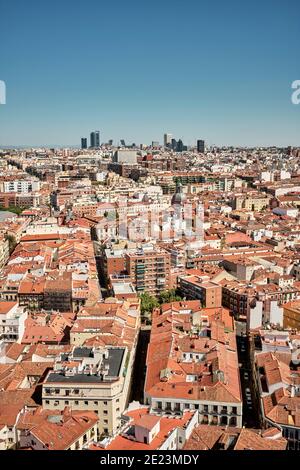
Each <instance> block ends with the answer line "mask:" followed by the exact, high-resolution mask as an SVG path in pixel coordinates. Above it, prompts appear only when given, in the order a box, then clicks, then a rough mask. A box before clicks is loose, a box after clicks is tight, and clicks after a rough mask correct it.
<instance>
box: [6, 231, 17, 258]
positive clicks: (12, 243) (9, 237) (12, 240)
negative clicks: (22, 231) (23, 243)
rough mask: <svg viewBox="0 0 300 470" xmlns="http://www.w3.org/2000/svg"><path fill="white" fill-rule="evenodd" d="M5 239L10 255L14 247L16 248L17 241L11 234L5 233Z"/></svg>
mask: <svg viewBox="0 0 300 470" xmlns="http://www.w3.org/2000/svg"><path fill="white" fill-rule="evenodd" d="M5 240H8V244H9V254H10V255H11V254H12V252H13V251H14V249H15V248H16V245H17V242H16V239H15V237H14V236H13V235H8V234H6V235H5Z"/></svg>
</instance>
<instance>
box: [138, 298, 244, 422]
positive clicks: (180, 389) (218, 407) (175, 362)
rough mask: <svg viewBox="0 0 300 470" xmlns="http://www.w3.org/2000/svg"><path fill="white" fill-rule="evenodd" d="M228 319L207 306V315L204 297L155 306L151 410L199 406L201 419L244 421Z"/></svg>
mask: <svg viewBox="0 0 300 470" xmlns="http://www.w3.org/2000/svg"><path fill="white" fill-rule="evenodd" d="M196 304H198V305H196ZM199 310H200V311H199ZM212 310H215V309H212ZM215 314H217V312H216V311H215ZM225 325H226V323H225V321H223V319H222V317H219V318H218V317H216V315H214V314H213V315H210V316H208V315H207V311H206V309H205V310H204V314H203V316H202V315H201V308H200V309H199V302H198V301H190V302H189V301H186V302H177V303H176V302H174V303H171V304H166V307H164V306H162V308H160V309H155V310H154V312H153V315H152V329H151V336H150V343H149V347H148V352H147V360H146V365H147V371H146V381H145V389H144V400H145V403H146V404H148V405H149V406H150V409H151V412H154V413H158V414H161V413H162V414H169V415H176V414H179V415H180V414H182V413H183V412H184V410H198V412H199V421H200V423H201V424H212V425H213V424H216V425H229V426H232V427H236V426H238V427H241V425H242V395H241V386H240V378H239V367H238V358H237V347H236V338H235V333H234V331H232V330H231V329H229V328H228V326H225Z"/></svg>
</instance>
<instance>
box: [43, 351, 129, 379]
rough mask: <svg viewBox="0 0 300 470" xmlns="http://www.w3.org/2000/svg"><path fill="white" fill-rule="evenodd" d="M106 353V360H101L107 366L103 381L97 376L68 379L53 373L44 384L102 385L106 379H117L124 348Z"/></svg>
mask: <svg viewBox="0 0 300 470" xmlns="http://www.w3.org/2000/svg"><path fill="white" fill-rule="evenodd" d="M87 349H88V348H87ZM108 351H109V354H108V358H107V359H104V360H103V365H104V366H105V365H108V373H107V375H106V376H105V377H104V380H102V379H101V376H98V375H88V374H75V375H72V376H71V377H68V376H65V375H64V374H63V373H62V372H55V371H54V372H50V373H49V375H48V377H47V379H46V381H45V383H66V384H67V383H102V382H105V381H106V379H110V378H113V377H119V375H120V369H121V364H122V361H123V357H124V354H125V348H108ZM107 381H109V380H107Z"/></svg>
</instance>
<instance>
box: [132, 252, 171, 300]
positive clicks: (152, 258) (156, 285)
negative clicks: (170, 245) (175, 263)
mask: <svg viewBox="0 0 300 470" xmlns="http://www.w3.org/2000/svg"><path fill="white" fill-rule="evenodd" d="M125 263H126V271H127V273H128V275H129V277H130V281H131V283H132V284H133V286H134V287H135V289H136V292H137V293H138V294H139V293H141V292H149V294H152V295H158V294H159V293H160V292H161V291H162V290H168V289H170V288H171V271H170V270H171V255H170V253H168V252H167V251H164V250H160V251H157V250H149V251H144V250H142V249H141V250H137V251H135V252H129V253H126V255H125Z"/></svg>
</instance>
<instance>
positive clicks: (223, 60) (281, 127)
mask: <svg viewBox="0 0 300 470" xmlns="http://www.w3.org/2000/svg"><path fill="white" fill-rule="evenodd" d="M0 17H1V26H0V80H4V81H5V82H6V86H7V104H6V105H0V147H1V146H4V145H41V144H44V145H53V144H56V145H76V144H79V143H80V137H82V136H87V137H88V135H89V132H90V131H91V130H98V129H99V130H100V131H101V134H102V135H101V140H102V141H103V140H104V141H107V140H108V139H110V138H112V139H114V140H115V142H117V141H118V140H120V139H122V138H124V139H125V140H126V141H131V142H132V141H134V142H136V143H142V142H143V143H150V142H151V141H152V140H159V141H162V134H163V132H170V133H173V135H174V137H177V138H182V139H183V141H184V142H185V143H187V144H193V143H194V142H195V139H196V138H204V139H205V140H206V141H207V142H208V144H224V145H227V144H233V145H269V144H270V145H271V144H274V145H289V144H291V145H300V105H299V106H295V105H292V103H291V98H290V97H291V83H292V81H294V80H296V79H300V61H299V57H300V39H299V37H300V1H299V0H259V1H258V0H251V1H250V0H249V1H248V0H243V1H242V0H227V1H226V0H214V1H212V0H151V1H150V0H143V1H142V0H139V1H136V0H110V1H108V0H105V1H101V0H84V1H76V0H51V1H48V0H42V1H41V0H26V1H25V0H18V1H17V0H0Z"/></svg>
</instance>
